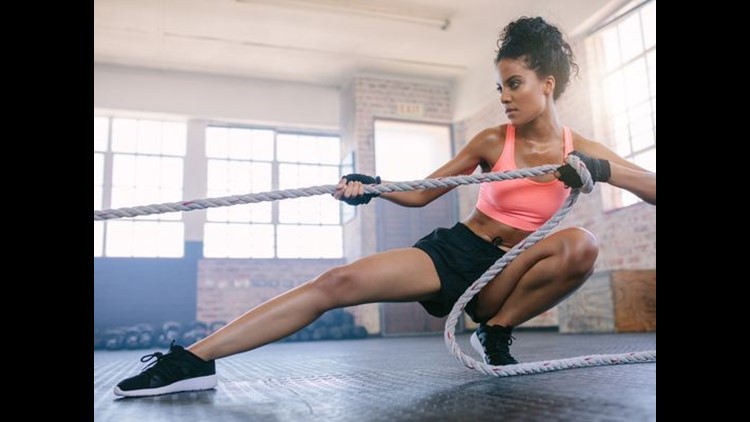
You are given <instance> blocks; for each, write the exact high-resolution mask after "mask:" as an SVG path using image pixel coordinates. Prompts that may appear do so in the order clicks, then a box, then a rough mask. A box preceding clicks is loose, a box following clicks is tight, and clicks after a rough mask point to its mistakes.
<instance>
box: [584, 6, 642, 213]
mask: <svg viewBox="0 0 750 422" xmlns="http://www.w3.org/2000/svg"><path fill="white" fill-rule="evenodd" d="M629 7H631V8H632V5H631V6H629ZM588 46H589V48H591V49H593V51H594V52H595V53H598V54H594V55H595V56H597V57H601V60H600V66H601V67H602V73H603V86H602V88H603V96H604V101H605V104H604V108H605V110H604V115H603V116H602V119H603V121H604V122H605V125H606V126H605V128H604V129H603V133H602V136H601V138H602V139H606V140H609V144H610V147H612V148H613V149H614V150H615V151H616V152H617V153H618V154H619V155H620V156H622V157H624V158H625V159H627V160H629V161H631V162H633V163H635V164H637V165H639V166H641V167H643V168H645V169H647V170H651V171H654V172H655V171H656V1H650V2H647V3H645V4H642V5H640V6H638V7H637V8H635V9H633V10H630V11H628V12H626V13H624V14H622V15H620V16H619V17H617V18H615V20H614V21H613V22H611V23H610V24H608V25H606V26H605V27H603V28H602V29H601V30H599V31H597V32H596V33H595V34H594V35H593V36H592V37H591V38H590V39H589V40H588ZM602 192H603V194H604V208H605V210H612V209H616V208H621V207H625V206H628V205H632V204H635V203H636V202H639V201H640V199H638V198H637V197H636V196H635V195H633V194H631V193H630V192H627V191H624V190H622V189H617V188H612V187H611V186H609V185H604V186H603V187H602Z"/></svg>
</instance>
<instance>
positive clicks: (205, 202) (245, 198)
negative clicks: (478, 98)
mask: <svg viewBox="0 0 750 422" xmlns="http://www.w3.org/2000/svg"><path fill="white" fill-rule="evenodd" d="M576 158H577V157H576ZM558 167H559V166H558V165H552V164H547V165H543V166H538V167H529V168H525V169H519V170H513V171H505V172H495V173H482V174H477V175H472V176H450V177H442V178H439V179H426V180H414V181H410V182H394V183H382V184H379V185H366V186H365V193H386V192H406V191H410V190H416V189H434V188H449V187H455V186H461V185H471V184H475V183H485V182H497V181H501V180H510V179H520V178H524V177H534V176H540V175H542V174H548V173H553V172H554V171H555V170H556V169H557V168H558ZM334 192H336V185H322V186H312V187H309V188H301V189H286V190H278V191H272V192H260V193H250V194H247V195H233V196H223V197H220V198H206V199H196V200H192V201H183V202H172V203H166V204H153V205H141V206H137V207H131V208H116V209H109V210H101V211H97V210H94V221H100V220H109V219H113V218H124V217H137V216H140V215H151V214H164V213H167V212H176V211H195V210H203V209H206V208H215V207H229V206H232V205H241V204H254V203H257V202H266V201H276V200H279V199H289V198H303V197H306V196H316V195H324V194H332V193H334Z"/></svg>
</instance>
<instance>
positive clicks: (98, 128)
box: [94, 116, 109, 151]
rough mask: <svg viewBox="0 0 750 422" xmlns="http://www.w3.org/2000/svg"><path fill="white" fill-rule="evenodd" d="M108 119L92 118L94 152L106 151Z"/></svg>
mask: <svg viewBox="0 0 750 422" xmlns="http://www.w3.org/2000/svg"><path fill="white" fill-rule="evenodd" d="M108 132H109V119H108V118H106V117H96V116H94V151H106V150H107V137H108V136H109V133H108Z"/></svg>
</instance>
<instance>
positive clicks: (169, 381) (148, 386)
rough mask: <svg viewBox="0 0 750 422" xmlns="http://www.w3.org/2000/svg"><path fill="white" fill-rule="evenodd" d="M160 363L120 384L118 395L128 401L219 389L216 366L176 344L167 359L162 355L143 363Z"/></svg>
mask: <svg viewBox="0 0 750 422" xmlns="http://www.w3.org/2000/svg"><path fill="white" fill-rule="evenodd" d="M154 358H156V361H154V362H151V364H150V365H148V366H147V367H145V368H143V371H141V373H140V374H138V375H136V376H134V377H130V378H127V379H125V380H123V381H120V383H119V384H117V386H116V387H115V391H114V392H115V395H117V396H125V397H144V396H157V395H159V394H167V393H177V392H180V391H194V390H208V389H211V388H214V387H216V363H215V361H213V360H211V361H208V362H206V361H204V360H203V359H201V358H199V357H198V356H195V355H194V354H192V353H190V352H189V351H187V350H185V349H183V348H182V346H176V345H174V343H173V344H172V346H171V347H170V348H169V352H168V353H167V354H166V355H165V354H163V353H161V352H156V353H152V354H150V355H146V356H143V357H142V358H141V362H148V361H150V360H151V359H154Z"/></svg>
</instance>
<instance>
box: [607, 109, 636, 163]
mask: <svg viewBox="0 0 750 422" xmlns="http://www.w3.org/2000/svg"><path fill="white" fill-rule="evenodd" d="M612 140H613V142H614V147H615V151H617V153H618V154H620V155H621V156H627V155H630V153H632V152H633V151H632V150H631V149H630V131H629V129H628V115H627V114H626V113H622V114H620V115H618V116H615V117H613V118H612Z"/></svg>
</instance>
